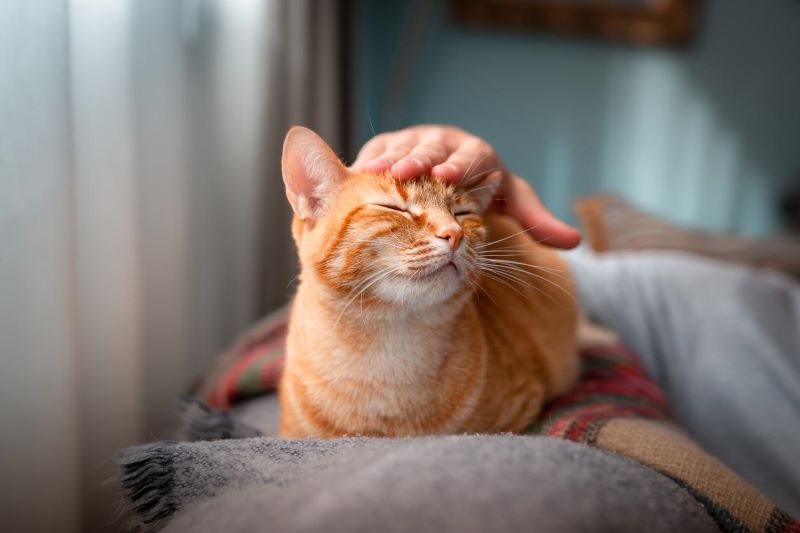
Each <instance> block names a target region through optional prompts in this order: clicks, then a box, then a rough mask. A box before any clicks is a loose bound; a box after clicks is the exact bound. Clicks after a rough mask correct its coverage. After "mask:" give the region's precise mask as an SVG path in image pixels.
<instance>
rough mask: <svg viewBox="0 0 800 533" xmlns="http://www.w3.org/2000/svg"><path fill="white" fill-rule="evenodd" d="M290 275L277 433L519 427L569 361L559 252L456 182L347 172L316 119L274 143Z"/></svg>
mask: <svg viewBox="0 0 800 533" xmlns="http://www.w3.org/2000/svg"><path fill="white" fill-rule="evenodd" d="M282 166H283V178H284V182H285V184H286V194H287V196H288V198H289V202H290V203H291V205H292V208H293V209H294V213H295V217H294V222H293V227H292V234H293V236H294V239H295V241H296V243H297V248H298V252H299V255H300V263H301V274H300V285H299V287H298V289H297V294H296V295H295V298H294V301H293V305H292V311H291V315H290V319H289V336H288V345H287V357H286V366H285V370H284V374H283V377H282V380H281V384H280V399H281V406H282V411H281V427H280V432H281V435H283V436H286V437H323V438H325V437H337V436H343V435H365V436H387V437H401V436H412V435H429V434H445V433H496V432H521V431H524V430H525V429H526V428H527V427H528V425H529V424H531V422H533V421H534V419H535V418H536V416H537V415H538V413H539V412H540V410H541V407H542V404H543V402H545V401H546V400H547V399H549V398H551V397H552V396H555V395H557V394H560V393H563V392H565V391H566V390H567V389H569V387H570V386H571V385H572V384H573V382H574V381H575V379H576V377H577V374H578V366H579V365H578V356H577V347H576V327H577V321H578V312H577V303H576V300H575V297H574V296H573V294H574V293H575V289H574V285H573V282H572V280H571V278H570V275H569V272H568V270H567V266H566V264H565V263H564V262H563V261H562V259H561V258H560V256H559V255H558V254H557V253H556V252H555V251H554V250H552V249H550V248H547V247H545V246H542V245H539V244H537V243H535V242H534V241H533V240H532V239H531V238H530V237H529V236H528V235H527V234H526V233H525V232H524V231H522V228H521V227H520V226H519V225H518V224H517V223H516V222H515V221H513V220H511V219H510V218H508V217H505V216H502V215H495V214H492V215H484V214H483V213H484V211H485V210H486V208H487V206H488V205H489V202H490V201H491V198H492V196H493V195H494V192H495V190H496V188H497V186H498V185H499V181H500V176H499V174H497V173H495V174H492V175H489V176H486V177H485V178H484V179H483V180H482V181H480V183H478V184H476V185H473V186H472V187H471V188H470V189H467V190H462V189H459V188H458V187H454V186H452V185H446V184H444V183H442V182H440V181H437V180H434V179H431V178H421V179H417V180H412V181H409V182H405V183H400V182H398V181H396V180H395V179H394V178H392V177H391V176H387V175H373V174H366V173H353V172H350V171H348V170H347V169H346V168H345V167H344V166H343V165H342V163H341V162H340V161H339V159H338V158H337V157H336V155H335V154H334V153H333V152H332V151H331V149H330V148H329V147H328V146H327V145H326V144H325V142H324V141H323V140H322V139H321V138H320V137H319V136H317V135H316V134H315V133H314V132H312V131H310V130H308V129H305V128H300V127H295V128H293V129H292V130H291V131H289V133H288V135H287V136H286V141H285V143H284V151H283V162H282Z"/></svg>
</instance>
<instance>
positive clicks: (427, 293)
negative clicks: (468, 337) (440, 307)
mask: <svg viewBox="0 0 800 533" xmlns="http://www.w3.org/2000/svg"><path fill="white" fill-rule="evenodd" d="M465 285H466V282H465V281H464V280H463V279H462V276H461V273H460V272H459V271H458V269H457V267H456V266H455V265H453V264H452V263H448V264H446V265H444V266H442V267H440V268H438V269H436V270H434V271H432V272H428V273H425V274H421V275H420V274H417V275H411V276H407V275H398V276H390V277H387V278H386V279H384V280H381V282H380V283H378V284H377V286H376V287H375V292H376V294H377V296H378V297H379V298H380V299H381V300H383V301H385V302H387V303H390V304H394V305H399V306H400V307H402V308H404V309H409V310H418V309H424V308H429V307H431V306H434V305H436V304H439V303H442V302H444V301H447V300H449V299H450V298H451V297H452V296H453V295H454V294H456V293H457V292H458V291H460V290H466V288H465Z"/></svg>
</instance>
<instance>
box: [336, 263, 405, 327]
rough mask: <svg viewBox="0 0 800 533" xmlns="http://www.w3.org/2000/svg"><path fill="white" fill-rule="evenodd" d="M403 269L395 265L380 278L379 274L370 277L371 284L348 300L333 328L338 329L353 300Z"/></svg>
mask: <svg viewBox="0 0 800 533" xmlns="http://www.w3.org/2000/svg"><path fill="white" fill-rule="evenodd" d="M402 268H403V266H402V265H399V266H395V265H393V266H391V267H387V268H386V269H384V270H381V271H380V273H382V275H380V276H378V275H377V274H373V275H372V276H371V277H369V278H368V279H367V281H369V284H367V285H366V286H365V287H364V288H362V289H361V290H360V291H359V292H357V293H356V294H355V295H353V297H352V298H350V299H349V300H347V303H346V304H345V305H344V307H343V308H342V311H341V312H340V313H339V316H338V317H337V318H336V321H335V322H334V323H333V326H334V327H336V326H337V325H338V324H339V320H341V318H342V315H344V313H345V311H347V308H348V307H350V304H351V303H353V300H355V299H356V298H358V296H359V295H361V294H363V293H364V292H365V291H366V290H367V289H369V288H370V287H372V286H373V285H375V284H376V283H377V282H379V281H380V280H382V279H383V278H385V277H386V276H389V275H391V274H394V273H395V272H399V271H400V270H401V269H402ZM387 269H388V272H386V271H385V270H387ZM361 285H363V282H362V283H361ZM362 315H363V306H362Z"/></svg>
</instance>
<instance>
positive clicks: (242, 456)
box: [119, 435, 717, 532]
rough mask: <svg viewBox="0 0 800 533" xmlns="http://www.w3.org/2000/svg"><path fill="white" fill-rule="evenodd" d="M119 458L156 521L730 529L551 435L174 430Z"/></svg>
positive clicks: (645, 479)
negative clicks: (241, 435) (319, 435)
mask: <svg viewBox="0 0 800 533" xmlns="http://www.w3.org/2000/svg"><path fill="white" fill-rule="evenodd" d="M119 462H120V465H121V467H122V475H123V481H124V485H125V488H126V490H127V491H128V495H129V504H130V507H131V509H132V510H133V511H134V519H133V521H134V523H135V524H136V525H137V526H140V527H143V528H144V529H150V530H157V529H160V528H162V527H164V526H166V531H173V532H177V531H225V532H236V531H242V532H244V531H248V532H249V531H265V530H268V531H309V532H310V531H323V530H324V531H329V532H339V531H342V532H344V531H348V532H350V531H365V532H371V531H386V532H394V531H397V532H400V531H408V532H426V531H437V532H439V531H444V532H447V531H459V532H462V531H463V532H483V531H541V532H550V531H553V532H562V531H578V532H580V531H621V532H625V531H631V532H633V531H644V530H647V531H716V530H717V529H716V527H715V525H714V524H713V522H712V521H711V520H710V518H709V517H708V515H707V514H706V513H705V512H704V510H703V509H702V508H701V507H700V505H699V504H698V503H697V502H696V501H695V500H694V499H693V498H692V496H690V495H689V494H688V493H687V492H686V491H685V490H683V489H682V488H680V487H679V486H678V485H677V484H675V483H674V482H672V481H671V480H669V479H667V478H665V477H663V476H661V475H660V474H658V473H656V472H654V471H652V470H649V469H647V468H645V467H643V466H640V465H639V464H637V463H634V462H632V461H630V460H628V459H625V458H623V457H620V456H616V455H612V454H608V453H605V452H602V451H599V450H597V449H593V448H588V447H586V446H583V445H579V444H575V443H572V442H568V441H561V440H555V439H548V438H543V437H517V436H506V435H496V436H449V437H431V438H417V439H368V438H348V439H336V440H328V441H322V440H307V441H292V440H282V439H274V438H267V437H256V438H249V439H238V440H222V441H214V442H198V443H174V442H163V443H155V444H149V445H144V446H139V447H134V448H129V449H127V450H125V451H124V452H123V454H122V457H121V458H120V461H119ZM178 511H181V512H180V513H178ZM173 517H174V520H171V521H170V519H171V518H173Z"/></svg>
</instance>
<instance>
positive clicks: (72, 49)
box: [0, 0, 345, 531]
mask: <svg viewBox="0 0 800 533" xmlns="http://www.w3.org/2000/svg"><path fill="white" fill-rule="evenodd" d="M339 7H340V5H339V2H321V1H313V0H301V1H298V0H291V1H281V0H263V1H257V0H181V1H175V2H163V1H161V0H105V1H104V2H92V1H91V0H71V1H66V0H39V1H37V2H29V1H27V0H6V1H4V2H0V69H2V73H1V74H0V244H2V249H1V250H0V341H2V345H0V346H1V347H0V354H1V355H2V359H0V365H1V366H0V400H2V401H0V424H2V427H3V438H2V439H0V461H2V471H3V472H4V477H3V479H2V481H0V515H2V516H3V523H4V529H5V528H7V529H8V530H9V531H78V530H80V531H102V530H109V531H115V530H117V529H119V527H120V524H115V523H113V522H111V516H112V513H113V503H114V501H115V498H116V495H115V494H114V493H113V491H112V490H110V489H109V486H108V484H104V482H106V481H107V478H108V476H109V474H110V461H111V459H112V458H113V456H114V454H115V452H116V451H117V450H118V449H119V448H121V447H123V446H126V445H129V444H131V443H135V442H141V441H145V440H151V439H152V438H156V437H165V436H169V430H170V428H171V427H173V424H174V422H175V409H174V406H175V399H176V398H177V396H178V395H179V394H180V393H181V392H182V391H183V390H185V389H186V387H187V386H188V385H189V384H190V382H191V380H192V379H193V378H194V377H195V376H197V375H198V374H199V373H200V372H201V371H202V370H203V368H204V366H205V365H206V364H208V362H209V361H210V360H211V358H212V357H213V355H214V353H215V352H217V351H218V350H219V349H220V348H222V347H223V346H224V345H225V344H226V343H227V342H229V341H230V340H231V338H232V337H233V336H234V335H235V334H236V332H237V331H239V330H241V329H242V328H244V327H245V326H246V325H247V324H248V323H250V322H251V321H252V320H253V319H254V318H255V317H257V316H258V315H259V314H261V313H263V312H264V311H266V310H268V309H270V308H272V307H274V306H276V305H279V304H280V303H281V302H283V301H284V299H285V297H286V294H287V292H288V291H287V288H286V285H287V283H288V281H289V280H290V279H291V277H292V276H294V268H295V264H294V252H293V250H292V247H291V243H290V240H289V236H288V222H289V213H288V211H287V209H286V207H285V201H284V196H283V191H282V185H281V180H280V164H279V154H280V144H281V141H282V137H283V134H284V133H285V131H286V128H287V127H288V125H290V124H291V123H303V124H307V125H309V126H312V127H315V128H317V129H319V130H320V131H321V132H322V133H323V134H324V135H325V136H326V137H327V138H328V139H329V140H331V142H332V143H333V144H334V146H335V147H338V148H340V149H341V148H342V147H343V144H342V143H343V142H344V140H345V139H344V134H343V132H344V129H343V126H342V124H343V120H342V119H343V117H342V116H341V115H342V108H341V106H340V105H339V104H340V102H341V101H342V97H343V93H342V92H341V91H342V88H341V87H342V83H341V82H342V75H341V69H340V68H339V65H340V63H341V58H342V53H343V52H342V46H341V41H342V35H341V31H340V27H341V12H340V11H339Z"/></svg>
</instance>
